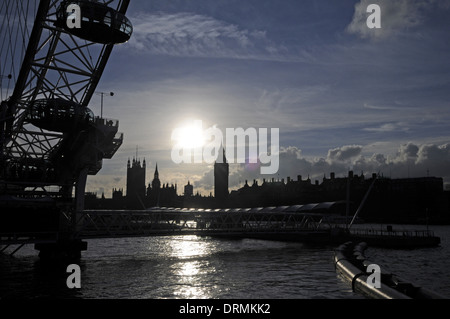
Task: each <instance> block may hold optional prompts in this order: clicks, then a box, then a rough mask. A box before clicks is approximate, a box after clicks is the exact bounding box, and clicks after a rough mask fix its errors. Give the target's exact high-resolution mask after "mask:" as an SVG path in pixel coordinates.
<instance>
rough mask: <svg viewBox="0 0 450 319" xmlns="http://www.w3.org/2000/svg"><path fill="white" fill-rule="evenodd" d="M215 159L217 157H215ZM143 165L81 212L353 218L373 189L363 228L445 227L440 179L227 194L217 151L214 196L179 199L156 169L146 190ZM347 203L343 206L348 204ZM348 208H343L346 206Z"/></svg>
mask: <svg viewBox="0 0 450 319" xmlns="http://www.w3.org/2000/svg"><path fill="white" fill-rule="evenodd" d="M219 154H220V153H219ZM145 170H146V163H145V159H144V160H143V162H142V164H141V162H140V160H139V159H137V158H133V160H132V161H130V160H128V162H127V189H126V196H124V191H123V189H116V188H114V189H113V190H112V198H105V196H104V195H103V194H101V198H97V194H96V193H87V194H86V209H130V210H136V209H146V208H149V207H180V208H254V207H272V206H287V205H306V204H312V203H325V202H340V203H345V205H338V206H336V207H339V208H340V211H339V212H338V213H340V214H341V215H344V214H345V215H349V216H352V215H353V214H354V213H355V212H356V210H357V208H358V207H359V205H360V203H361V201H362V199H363V198H364V196H365V194H366V193H367V191H368V189H369V187H370V185H371V184H372V182H373V181H374V180H375V181H376V182H375V183H374V186H373V188H372V190H371V192H370V194H369V196H368V198H367V201H366V203H365V204H364V206H363V208H362V210H361V212H360V214H359V217H361V218H362V219H363V220H365V221H368V222H382V223H396V222H397V223H422V224H424V223H450V191H449V190H444V185H443V179H442V178H439V177H430V176H427V177H421V178H400V179H391V178H385V177H383V176H378V175H376V174H372V175H371V176H370V175H368V176H367V177H366V176H365V175H364V174H363V173H361V174H360V175H357V174H354V173H353V171H350V172H348V175H347V176H344V177H336V174H335V173H333V172H332V173H330V176H329V177H326V176H325V175H324V176H323V178H322V180H321V181H319V180H314V181H312V180H311V179H310V177H309V176H308V177H307V178H303V177H302V176H301V175H298V176H297V179H291V178H290V177H287V179H286V180H285V179H284V178H282V179H281V180H280V179H277V180H275V179H274V178H271V179H263V180H262V183H261V184H259V183H258V181H257V180H253V182H252V183H249V182H248V181H245V183H244V185H243V186H242V187H241V188H239V189H237V190H233V191H232V192H231V193H229V189H228V186H229V184H228V178H229V164H228V163H227V159H226V156H225V151H224V150H223V151H222V154H221V158H220V159H218V160H217V161H216V163H215V164H214V196H213V195H212V194H211V193H210V194H209V196H202V195H200V194H199V193H198V192H197V193H196V194H194V187H193V185H192V184H191V182H190V181H188V183H187V185H185V186H184V194H182V195H178V194H177V185H176V184H175V185H173V184H172V185H169V184H168V183H162V182H161V180H160V172H159V170H158V165H157V164H156V167H155V171H154V174H153V180H152V181H151V183H149V184H148V186H147V188H146V187H145V183H146V181H145V176H146V173H145ZM347 199H348V201H347ZM347 203H348V204H347Z"/></svg>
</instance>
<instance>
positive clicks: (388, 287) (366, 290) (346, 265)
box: [334, 242, 447, 299]
mask: <svg viewBox="0 0 450 319" xmlns="http://www.w3.org/2000/svg"><path fill="white" fill-rule="evenodd" d="M366 249H367V244H366V243H365V242H361V243H358V244H357V245H355V244H353V243H352V242H347V243H345V244H342V245H340V246H339V247H338V248H337V249H336V250H335V256H334V261H335V266H336V271H337V272H338V273H339V274H340V275H342V276H343V277H344V279H345V280H348V281H350V282H351V285H352V290H353V291H358V292H360V293H362V294H363V295H365V296H367V297H369V298H373V299H447V298H446V297H444V296H442V295H440V294H438V293H436V292H434V291H431V290H429V289H427V288H424V287H420V286H417V285H414V284H412V283H410V282H408V281H405V280H403V279H401V278H399V277H398V276H397V275H395V274H385V273H382V272H381V273H380V285H379V288H378V287H376V285H374V284H373V282H372V278H369V277H370V276H372V275H373V273H372V272H368V271H367V269H368V267H369V265H374V263H372V262H370V261H368V260H367V259H366V257H365V256H364V251H365V250H366Z"/></svg>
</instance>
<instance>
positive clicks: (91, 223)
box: [75, 204, 333, 239]
mask: <svg viewBox="0 0 450 319" xmlns="http://www.w3.org/2000/svg"><path fill="white" fill-rule="evenodd" d="M315 205H318V204H315ZM305 206H306V205H305ZM309 207H310V208H309V209H307V210H306V209H304V210H302V209H301V207H300V208H299V206H283V207H266V208H253V209H250V208H245V209H241V208H237V209H215V210H213V209H180V208H178V209H176V208H153V209H150V210H146V211H117V210H112V211H107V210H87V211H83V212H82V213H81V214H79V215H78V216H77V220H76V228H77V231H76V234H75V236H76V237H78V238H80V239H87V238H110V237H113V238H114V237H133V236H137V237H138V236H163V235H177V234H178V235H188V234H196V235H211V236H214V235H215V236H219V235H236V236H244V237H245V236H247V235H250V234H256V233H266V234H269V233H270V234H272V235H276V234H280V233H300V232H305V231H310V232H317V231H321V230H329V229H330V228H332V226H331V223H332V222H333V221H332V217H333V216H332V215H330V214H328V213H326V212H324V211H320V210H316V211H314V209H313V208H314V207H315V206H309Z"/></svg>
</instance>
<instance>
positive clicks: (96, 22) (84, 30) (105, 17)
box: [55, 1, 133, 44]
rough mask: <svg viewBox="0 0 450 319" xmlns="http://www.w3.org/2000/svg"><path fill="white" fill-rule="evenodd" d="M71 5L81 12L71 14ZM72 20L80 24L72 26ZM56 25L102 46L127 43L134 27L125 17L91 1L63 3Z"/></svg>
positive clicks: (57, 14) (57, 15)
mask: <svg viewBox="0 0 450 319" xmlns="http://www.w3.org/2000/svg"><path fill="white" fill-rule="evenodd" d="M71 5H75V6H76V7H77V8H79V10H77V11H75V12H74V13H73V12H71V10H70V8H73V6H72V7H70V8H69V6H71ZM77 14H79V16H77ZM72 20H78V21H79V22H80V23H79V24H78V25H76V24H75V25H72V24H71V23H72ZM55 25H56V26H57V27H60V28H63V29H64V30H65V31H67V32H68V33H70V34H73V35H75V36H77V37H79V38H81V39H85V40H88V41H92V42H96V43H102V44H111V43H113V44H119V43H124V42H127V41H128V40H129V39H130V37H131V34H132V33H133V26H132V24H131V22H130V20H128V18H127V17H126V16H125V15H123V14H122V13H120V12H118V11H117V10H115V9H113V8H111V7H108V6H107V5H105V4H103V3H99V2H91V1H63V2H62V3H61V5H60V7H59V8H58V11H57V13H56V23H55Z"/></svg>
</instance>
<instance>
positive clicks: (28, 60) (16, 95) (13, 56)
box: [0, 0, 130, 209]
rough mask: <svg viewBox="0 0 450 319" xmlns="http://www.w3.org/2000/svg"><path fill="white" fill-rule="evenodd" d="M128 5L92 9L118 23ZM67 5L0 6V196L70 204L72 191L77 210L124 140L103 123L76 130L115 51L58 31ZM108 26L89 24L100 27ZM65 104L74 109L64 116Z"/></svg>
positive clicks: (48, 1)
mask: <svg viewBox="0 0 450 319" xmlns="http://www.w3.org/2000/svg"><path fill="white" fill-rule="evenodd" d="M79 3H80V4H83V5H84V6H85V7H86V6H89V5H91V4H92V5H93V3H92V2H88V1H79ZM128 3H129V0H111V1H109V0H108V1H106V0H104V1H99V2H98V3H95V6H96V7H98V8H100V9H102V8H107V9H108V10H109V11H108V12H117V15H118V14H125V12H126V10H127V7H128ZM66 4H67V2H66V1H61V0H41V1H39V4H37V2H36V1H34V0H20V1H17V0H4V1H2V4H0V16H1V17H2V18H3V21H2V23H1V26H0V31H1V32H0V35H1V37H2V38H1V39H0V41H1V43H0V45H1V62H0V63H1V64H0V73H1V75H2V82H1V83H2V86H1V92H2V94H1V98H2V101H1V107H0V147H1V149H2V152H1V155H0V195H2V194H3V195H10V196H16V197H19V198H28V199H29V198H34V199H35V198H37V197H53V198H58V199H69V200H70V198H71V197H72V196H73V187H74V186H75V187H78V188H79V189H78V190H76V191H75V193H76V196H77V195H78V196H79V197H80V198H81V199H80V201H78V202H77V203H78V206H79V209H82V197H83V194H84V185H85V182H86V176H87V175H88V174H96V173H97V172H98V171H99V170H100V168H101V166H102V160H103V159H104V158H111V157H112V156H113V155H114V153H115V152H116V151H117V149H118V148H119V147H120V145H121V143H122V140H123V134H121V133H118V121H112V120H107V119H103V118H100V117H93V118H90V119H89V121H88V122H87V124H86V125H84V126H82V125H76V122H77V121H75V120H79V118H77V119H76V118H75V115H74V114H85V113H89V109H88V105H89V102H90V100H91V98H92V96H93V94H94V93H95V90H96V87H97V85H98V83H99V81H100V78H101V76H102V73H103V71H104V69H105V66H106V63H107V61H108V59H109V56H110V54H111V51H112V49H113V46H114V43H98V42H92V41H89V40H85V39H82V38H80V37H78V36H75V35H73V34H72V33H71V32H70V30H68V29H67V28H64V27H62V25H61V21H58V13H59V15H61V12H64V10H65V7H64V6H65V5H66ZM96 10H97V11H98V9H96ZM105 12H106V11H105ZM95 14H96V15H98V12H95ZM120 16H121V15H120ZM83 18H84V17H83ZM33 19H34V23H33V24H31V23H30V21H32V20H33ZM106 19H107V18H106V17H105V18H104V21H100V22H98V21H94V22H95V23H96V24H97V25H100V24H101V23H102V25H103V27H104V24H105V23H107V20H106ZM31 26H32V27H31ZM94 27H95V25H94ZM128 28H130V26H129V27H128ZM94 31H95V30H94ZM128 32H130V30H128ZM91 33H92V32H91ZM10 87H14V90H12V91H11V90H10ZM64 103H66V104H64ZM67 103H70V105H71V108H67V109H66V112H65V113H63V109H64V108H63V107H62V106H63V105H67ZM38 106H40V107H41V109H39V110H40V111H39V112H38V111H37V108H38ZM83 109H84V110H85V111H82V112H81V113H80V111H79V110H83ZM44 111H45V112H44ZM47 111H48V112H47ZM46 112H47V113H46ZM58 112H59V113H58ZM83 112H84V113H83ZM36 114H38V115H39V116H41V117H45V121H47V125H39V124H36V123H37V121H35V119H34V118H33V116H36ZM56 122H59V126H58V125H56V124H55V123H56ZM78 122H79V121H78ZM41 123H42V121H41ZM61 127H62V128H61Z"/></svg>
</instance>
